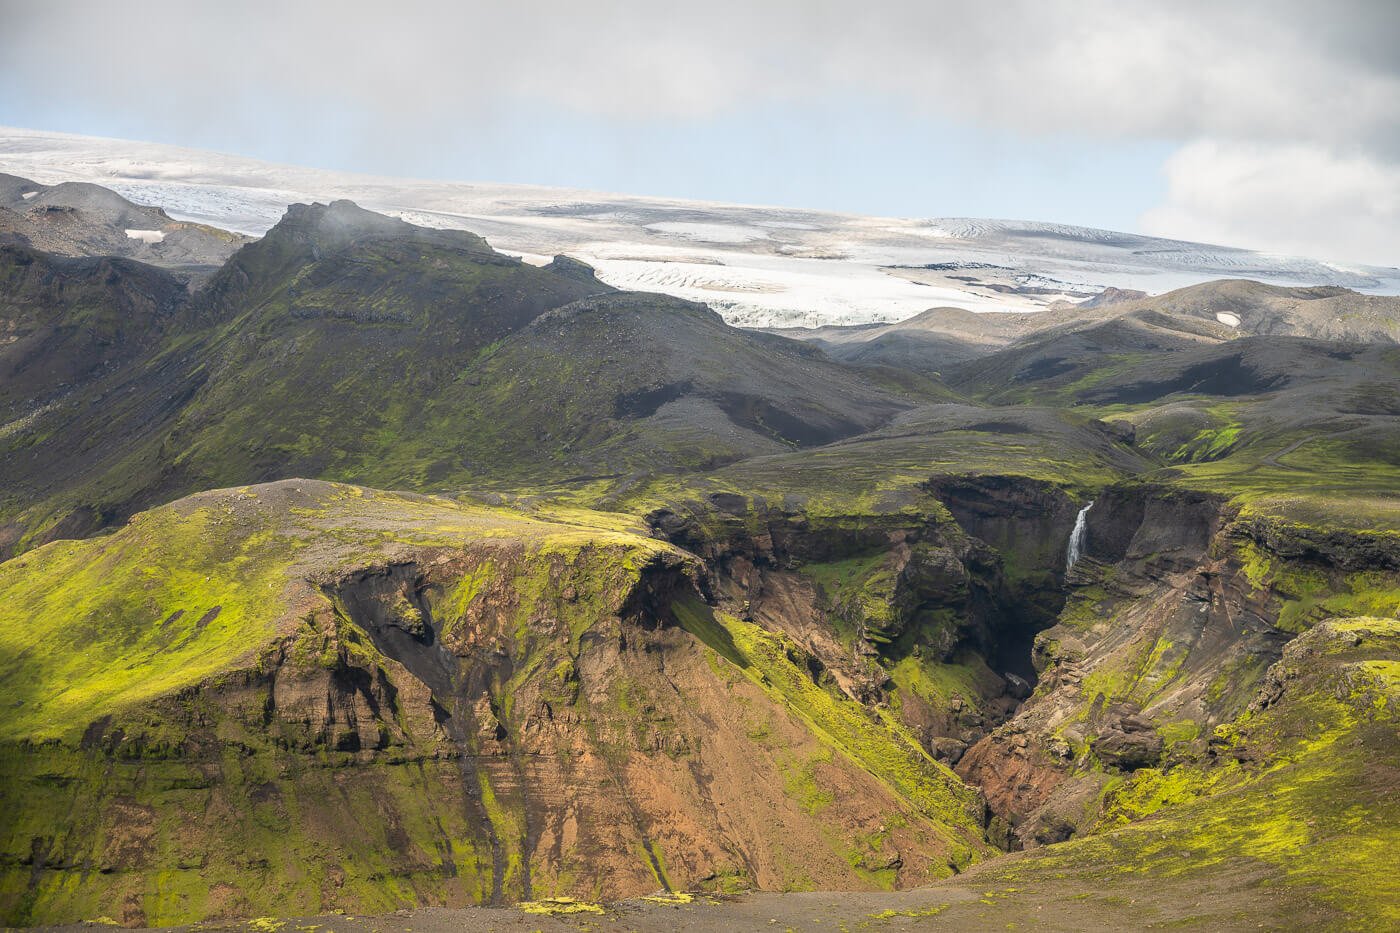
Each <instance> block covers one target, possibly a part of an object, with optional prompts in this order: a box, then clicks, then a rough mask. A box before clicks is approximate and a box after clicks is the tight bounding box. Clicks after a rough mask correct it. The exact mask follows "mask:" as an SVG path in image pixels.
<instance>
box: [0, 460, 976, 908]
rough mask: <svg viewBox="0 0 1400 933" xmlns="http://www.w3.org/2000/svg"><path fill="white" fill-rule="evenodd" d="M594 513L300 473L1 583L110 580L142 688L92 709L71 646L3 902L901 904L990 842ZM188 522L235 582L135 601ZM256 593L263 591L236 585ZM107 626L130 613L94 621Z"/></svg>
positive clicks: (969, 799) (119, 636)
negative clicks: (544, 510) (503, 504)
mask: <svg viewBox="0 0 1400 933" xmlns="http://www.w3.org/2000/svg"><path fill="white" fill-rule="evenodd" d="M586 515H587V513H585V517H586ZM578 520H579V519H578V517H577V516H575V518H574V521H578ZM597 521H598V522H599V524H594V525H586V524H585V525H578V524H571V525H564V524H556V523H549V522H543V521H535V520H530V519H527V518H524V517H514V516H510V515H508V514H503V513H492V512H488V511H483V510H473V509H466V508H463V507H460V506H456V505H454V504H452V503H448V502H445V501H443V500H427V499H415V498H409V499H404V498H402V497H396V496H388V495H386V494H375V493H371V492H367V491H362V490H357V489H355V488H354V487H338V486H332V485H329V484H323V483H301V482H296V481H293V482H289V483H280V484H272V485H269V486H257V487H248V488H245V489H242V490H233V491H229V492H226V493H211V494H205V495H202V496H199V497H195V498H194V499H192V500H183V501H182V502H181V503H176V504H175V505H174V506H169V507H164V508H162V509H160V510H157V511H156V512H154V513H148V514H143V515H142V516H139V517H138V519H137V520H136V521H135V522H134V523H133V524H132V525H130V526H129V527H128V528H126V529H124V530H122V531H121V532H119V533H118V534H117V535H115V536H113V537H112V538H111V539H106V540H96V541H92V542H84V543H67V542H63V543H58V544H55V545H50V546H47V547H45V548H40V549H38V550H36V551H35V552H33V553H32V554H30V555H26V556H25V557H24V558H22V559H21V561H20V562H18V563H15V562H12V563H11V564H8V565H6V574H7V577H8V579H6V580H5V581H4V584H6V585H7V587H8V588H7V592H15V593H18V592H20V591H21V590H22V591H23V592H24V593H25V594H26V595H27V597H28V598H30V599H39V600H40V601H41V602H43V601H46V600H50V599H54V600H57V599H61V598H64V596H65V594H66V593H68V592H69V589H67V587H70V586H78V585H84V584H85V583H86V581H85V580H69V581H66V582H65V581H62V580H55V581H50V582H49V583H48V584H46V585H41V584H39V583H36V579H37V577H36V575H37V574H41V573H50V572H61V571H63V569H64V568H65V567H66V566H68V563H67V562H69V561H79V562H82V563H83V564H87V565H101V566H102V567H103V568H104V570H105V572H107V573H109V574H111V575H112V586H113V589H112V593H113V596H112V597H111V598H112V599H113V600H120V602H101V603H99V604H87V605H88V609H87V613H88V614H87V615H79V616H77V618H76V619H75V620H74V621H73V622H71V623H70V625H71V626H72V627H73V629H74V631H73V634H74V635H75V636H76V637H81V638H89V637H93V634H94V633H97V637H96V640H97V641H98V642H99V643H100V642H101V641H102V640H103V639H106V640H109V641H111V642H112V643H113V644H114V645H120V646H121V647H120V648H119V649H115V648H114V649H112V650H114V651H117V656H116V657H115V658H113V657H112V655H111V653H110V652H109V651H102V646H101V645H100V644H98V645H95V646H94V651H95V652H99V651H101V652H102V653H103V654H104V655H106V657H107V663H108V667H110V665H111V664H112V663H113V662H114V661H115V662H117V663H120V662H122V661H123V660H124V659H125V660H126V661H127V663H132V664H135V665H137V667H138V668H141V667H142V666H143V665H144V669H146V670H147V671H148V675H147V678H146V679H147V680H148V682H149V683H150V690H149V691H148V692H149V697H150V698H149V699H148V700H145V701H144V702H142V701H141V700H142V697H141V696H137V695H133V694H132V693H131V692H130V690H128V689H126V688H125V687H114V688H113V692H111V693H109V694H108V695H105V696H104V695H98V696H95V697H74V696H72V695H70V693H69V692H68V691H65V690H64V689H63V688H62V687H61V686H59V685H56V684H55V683H54V682H53V679H52V677H50V676H48V675H49V674H51V673H52V671H48V670H46V669H45V667H46V665H58V664H61V663H66V662H65V661H64V660H63V659H62V658H60V657H59V656H57V655H56V654H54V655H49V656H46V658H44V659H39V661H38V663H37V667H38V668H39V670H38V671H37V672H36V673H34V674H33V676H31V677H30V679H29V680H28V681H26V682H25V683H24V684H23V685H22V690H21V696H22V699H21V700H20V703H21V710H23V711H24V712H23V714H22V715H23V716H24V717H25V718H24V719H23V720H19V719H18V718H12V721H11V723H10V729H9V731H8V733H7V734H6V736H5V737H4V740H5V742H6V754H5V755H4V759H3V760H4V766H3V767H4V775H3V780H0V787H3V791H2V792H3V794H4V795H5V797H6V800H5V805H6V808H7V812H12V813H17V814H20V817H19V818H18V819H17V820H16V821H15V822H14V823H13V824H12V825H10V826H8V827H7V829H6V832H5V835H4V838H3V849H0V858H3V867H4V871H3V877H4V882H3V886H2V887H0V892H3V897H4V905H5V908H4V909H5V912H6V916H7V917H9V918H12V919H13V920H14V921H16V922H25V921H26V920H30V919H33V918H38V917H45V918H54V919H58V918H72V919H78V918H82V917H85V916H98V915H101V914H103V913H106V914H111V913H112V905H119V907H118V908H117V909H118V910H119V912H120V916H118V917H116V918H115V919H118V920H120V921H122V922H125V923H155V922H167V921H175V920H189V919H195V918H201V917H211V916H247V915H254V914H260V913H266V912H269V911H273V910H277V909H284V910H285V909H286V908H287V906H288V905H291V904H296V905H299V906H298V909H305V907H306V905H311V906H314V907H315V908H316V909H330V908H332V907H337V906H339V907H344V908H346V909H353V910H357V911H365V910H374V909H386V910H387V909H391V908H393V907H396V906H405V905H409V904H431V903H456V904H461V903H477V902H480V903H503V902H509V901H516V900H521V899H528V898H530V897H534V896H543V895H548V894H574V895H579V896H591V897H600V896H601V897H609V898H613V897H622V896H629V895H636V894H641V893H647V892H651V891H654V890H657V889H668V888H671V887H677V888H686V889H694V888H706V887H709V888H716V889H726V888H729V887H733V886H742V887H747V886H751V885H758V886H762V887H766V888H783V887H792V886H822V887H835V886H841V885H857V886H889V885H895V884H898V885H910V884H916V883H920V882H922V881H926V880H929V879H933V878H937V877H942V876H946V875H948V874H949V873H951V872H954V871H957V870H960V869H961V868H963V867H965V866H966V865H968V864H969V863H970V862H972V861H974V860H976V859H978V858H979V857H981V856H982V855H984V854H986V853H987V852H989V851H990V847H988V846H987V845H986V843H985V842H984V841H983V840H982V836H981V824H982V816H981V813H982V811H981V804H980V800H979V799H978V798H977V796H976V794H975V793H974V792H972V791H970V790H969V789H967V788H966V787H965V786H964V785H962V784H961V782H959V781H958V780H957V779H956V778H955V777H954V776H953V775H952V774H951V772H949V771H947V770H946V769H945V768H943V767H942V766H941V765H939V764H937V763H936V762H935V761H934V760H933V759H932V758H930V757H929V756H928V755H927V754H926V753H925V752H924V751H923V750H922V749H921V748H920V746H919V744H918V743H917V741H916V740H915V739H914V738H913V737H912V736H910V735H908V734H907V733H906V732H904V731H903V730H902V729H901V728H900V727H899V726H898V723H895V722H892V723H890V724H888V726H887V727H884V728H882V727H881V720H880V718H879V716H878V715H877V714H876V713H875V712H873V711H871V710H868V709H866V708H865V707H863V706H861V705H860V704H858V703H856V702H855V701H853V700H851V699H850V698H849V697H847V696H845V695H844V694H842V693H840V691H838V690H835V689H834V688H831V687H830V686H823V685H822V684H821V682H820V678H819V677H816V676H814V674H813V673H812V670H813V669H812V667H811V659H810V657H809V656H808V655H806V654H805V653H804V652H803V650H802V649H801V648H800V647H799V646H797V645H796V644H793V643H792V642H790V641H789V640H786V639H785V638H784V637H783V636H782V635H780V634H775V633H773V632H769V631H767V630H765V629H762V628H760V627H759V626H757V625H754V624H752V623H748V622H745V621H743V620H742V619H739V618H737V617H733V616H729V615H726V614H724V613H723V612H716V611H715V610H713V609H711V608H710V607H709V606H707V605H706V604H705V603H704V602H703V601H702V600H701V598H700V595H699V590H698V589H697V584H698V583H699V581H700V579H701V578H702V576H703V568H702V567H701V566H700V565H699V564H698V562H697V561H696V560H695V559H694V558H691V557H688V556H687V555H685V554H683V553H682V552H680V551H678V550H676V549H674V548H672V547H669V546H667V545H663V544H661V543H659V542H656V541H655V540H653V539H649V538H647V537H644V536H641V535H638V534H635V533H633V532H630V531H615V530H611V529H609V528H607V527H606V525H605V524H602V522H604V518H603V517H602V516H599V518H598V520H597ZM376 529H377V531H376ZM191 534H195V535H198V536H199V537H200V538H201V539H205V540H207V539H210V538H212V539H213V542H214V543H213V545H212V546H214V547H215V548H216V549H217V550H218V551H219V552H220V553H222V554H224V555H225V557H226V560H227V567H228V568H229V570H228V571H227V572H226V573H227V575H225V576H223V577H221V578H216V579H213V580H209V581H205V582H204V583H202V584H201V586H200V588H199V589H198V590H197V591H196V590H194V589H188V588H186V587H185V586H184V585H183V584H181V585H175V584H174V583H172V584H171V585H170V586H168V587H164V586H163V587H157V588H156V589H154V590H147V592H146V595H144V596H137V597H134V596H133V595H132V587H133V586H135V585H138V581H139V580H141V579H142V578H143V574H144V573H145V570H144V569H143V568H144V567H146V566H149V564H147V563H140V564H132V565H128V564H127V563H126V560H127V559H128V558H132V557H133V556H137V555H139V557H140V560H141V561H142V562H153V564H154V565H155V566H162V567H165V568H166V569H167V571H168V573H169V574H170V576H171V578H172V580H178V579H180V578H181V577H180V575H181V573H182V571H181V570H180V566H181V562H180V559H179V557H178V556H177V555H176V554H174V553H171V552H170V551H168V550H167V548H168V547H178V546H179V542H180V540H182V536H188V535H191ZM201 556H202V555H192V557H191V559H200V558H201ZM261 581H265V582H261ZM250 585H251V586H252V587H257V588H261V589H264V590H266V592H267V593H268V594H269V595H268V599H267V601H261V602H257V603H251V604H235V603H233V602H231V601H230V600H229V599H228V597H227V593H229V592H232V591H233V589H234V588H237V589H238V590H239V591H243V590H244V589H247V588H249V586H250ZM133 598H134V599H135V600H136V601H135V602H132V601H131V600H132V599H133ZM206 603H212V605H206ZM26 608H27V609H30V610H32V609H34V608H40V609H42V606H38V607H36V606H34V605H33V604H31V605H30V606H28V607H26ZM113 612H117V613H120V617H121V619H122V622H123V624H124V625H126V626H129V628H127V629H126V630H125V631H120V632H118V631H107V632H105V633H102V632H101V630H100V628H94V627H100V626H101V625H102V620H103V619H104V618H110V617H111V616H109V615H108V614H109V613H113ZM41 617H42V616H41ZM47 637H48V638H54V639H62V638H64V637H67V636H65V635H64V634H63V633H62V632H61V631H54V632H51V633H48V635H47ZM201 640H203V641H205V642H207V643H213V644H215V645H223V646H224V648H223V649H221V650H224V651H225V652H226V653H227V654H226V659H224V660H217V661H216V664H215V669H214V670H212V671H210V672H208V673H205V672H203V671H201V670H200V669H199V668H198V667H197V666H185V665H183V664H182V663H181V657H182V656H181V655H180V653H179V650H180V646H182V645H191V644H195V643H197V642H199V641H201ZM156 642H159V643H161V644H162V645H164V646H165V650H164V652H163V653H162V654H159V655H151V654H150V653H149V647H150V646H151V645H153V644H155V643H156ZM193 657H194V655H193V654H192V655H191V658H192V659H193ZM94 663H97V664H98V665H99V667H101V666H102V664H101V662H100V661H97V660H94ZM35 666H36V662H35V659H33V658H31V659H29V662H28V665H27V666H26V667H25V669H26V670H27V671H32V670H33V668H34V667H35ZM17 670H18V668H14V667H13V666H12V668H11V673H10V676H11V677H15V676H22V675H20V674H17V673H15V671H17ZM142 692H143V694H144V693H146V691H142ZM90 710H91V711H94V712H99V711H100V712H101V713H102V715H97V716H94V715H92V713H90V712H89V711H90Z"/></svg>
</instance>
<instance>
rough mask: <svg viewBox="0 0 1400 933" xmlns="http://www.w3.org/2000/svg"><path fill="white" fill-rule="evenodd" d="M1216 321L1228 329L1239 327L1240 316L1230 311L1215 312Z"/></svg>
mask: <svg viewBox="0 0 1400 933" xmlns="http://www.w3.org/2000/svg"><path fill="white" fill-rule="evenodd" d="M1215 319H1216V320H1217V321H1219V322H1220V323H1221V324H1224V325H1225V326H1226V327H1239V326H1240V316H1239V315H1238V314H1235V313H1233V312H1230V311H1217V312H1215Z"/></svg>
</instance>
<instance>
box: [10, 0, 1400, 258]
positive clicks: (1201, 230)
mask: <svg viewBox="0 0 1400 933" xmlns="http://www.w3.org/2000/svg"><path fill="white" fill-rule="evenodd" d="M0 24H3V26H2V27H0V125H9V126H17V127H25V128H31V129H44V130H58V131H64V132H72V133H83V134H88V135H97V136H115V137H121V138H128V139H138V140H147V141H154V142H163V143H172V144H177V145H183V146H190V147H195V148H206V149H216V150H220V151H224V152H232V153H237V154H241V155H248V156H255V157H259V158H263V159H267V160H271V161H276V162H287V163H292V164H300V165H308V166H315V167H322V168H333V169H344V170H353V171H365V172H371V173H375V174H385V175H395V176H404V177H417V178H439V179H450V180H460V181H494V182H519V183H528V184H545V185H562V186H569V187H577V188H588V189H595V190H601V191H611V192H621V193H627V194H639V195H655V196H666V197H683V198H697V199H704V200H717V201H729V202H740V203H753V204H774V205H783V206H790V207H806V208H815V209H825V210H838V211H849V212H852V213H862V214H877V215H890V216H901V217H937V216H944V217H949V216H972V217H1000V218H1014V219H1024V220H1046V221H1058V222H1064V223H1075V224H1082V225H1085V226H1093V227H1105V228H1109V229H1116V230H1127V231H1132V232H1138V233H1147V234H1152V235H1159V236H1169V237H1176V238H1181V239H1189V240H1201V241H1205V242H1212V243H1223V244H1227V245H1232V246H1243V247H1249V248H1253V249H1260V250H1264V251H1269V252H1279V253H1291V254H1299V255H1306V256H1311V257H1315V258H1322V259H1331V260H1339V261H1351V262H1363V263H1373V264H1380V265H1391V266H1395V265H1400V52H1397V51H1396V50H1397V49H1400V0H1330V2H1314V0H1211V2H1206V0H1170V2H1168V0H1160V2H1138V0H1111V2H1110V0H1000V2H998V0H980V2H941V0H922V2H909V0H862V2H844V0H747V2H731V0H709V2H707V3H704V4H696V3H669V2H664V0H650V2H637V0H593V2H587V0H571V2H570V0H512V2H508V3H503V2H500V0H493V2H476V0H457V2H415V0H397V2H394V3H386V2H383V0H376V2H372V3H371V2H363V0H337V2H333V3H331V2H320V0H300V2H290V0H280V2H263V0H240V2H238V3H218V4H216V3H213V2H197V0H181V2H169V0H123V2H122V3H98V2H88V3H75V2H68V0H0Z"/></svg>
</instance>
